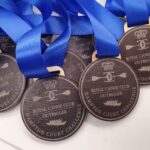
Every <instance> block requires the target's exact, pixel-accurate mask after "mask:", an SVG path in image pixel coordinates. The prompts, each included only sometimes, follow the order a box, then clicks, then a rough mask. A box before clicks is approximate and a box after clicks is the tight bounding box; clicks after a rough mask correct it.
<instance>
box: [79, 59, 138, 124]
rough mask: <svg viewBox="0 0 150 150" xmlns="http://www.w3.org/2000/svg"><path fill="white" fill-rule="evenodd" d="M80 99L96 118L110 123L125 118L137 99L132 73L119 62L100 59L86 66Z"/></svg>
mask: <svg viewBox="0 0 150 150" xmlns="http://www.w3.org/2000/svg"><path fill="white" fill-rule="evenodd" d="M79 91H80V97H81V100H82V101H83V104H84V105H85V107H86V108H87V109H88V111H89V112H90V113H91V114H92V115H94V116H95V117H97V118H99V119H102V120H106V121H113V120H119V119H121V118H123V117H125V116H126V115H128V114H129V113H130V112H131V110H132V109H133V108H134V107H135V105H136V103H137V100H138V97H139V85H138V80H137V78H136V75H135V73H134V72H133V70H132V69H131V68H130V67H129V66H128V65H127V64H126V63H125V62H123V61H121V60H119V59H112V58H107V59H101V60H98V61H96V62H94V63H92V64H91V65H89V66H88V67H87V68H86V69H85V71H84V72H83V74H82V77H81V79H80V86H79Z"/></svg>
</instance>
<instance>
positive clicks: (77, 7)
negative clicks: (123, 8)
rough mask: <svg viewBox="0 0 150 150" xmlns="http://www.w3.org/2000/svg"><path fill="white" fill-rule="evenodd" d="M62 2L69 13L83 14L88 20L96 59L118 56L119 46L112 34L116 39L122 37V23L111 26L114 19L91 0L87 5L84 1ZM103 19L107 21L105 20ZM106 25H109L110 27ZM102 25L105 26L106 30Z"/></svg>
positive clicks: (65, 0) (64, 0) (118, 22)
mask: <svg viewBox="0 0 150 150" xmlns="http://www.w3.org/2000/svg"><path fill="white" fill-rule="evenodd" d="M63 2H64V3H65V4H66V6H67V7H68V9H70V11H73V12H77V13H78V12H79V13H82V14H85V15H86V16H87V18H88V19H89V21H90V23H91V25H92V28H93V31H94V36H95V47H96V50H97V57H99V58H104V57H114V56H118V55H119V53H120V49H119V45H118V43H117V41H116V39H115V37H114V36H113V34H114V35H115V36H116V37H118V35H119V37H120V36H121V35H122V33H123V21H120V20H119V21H117V22H115V23H116V25H117V26H113V25H114V21H113V20H115V19H116V17H115V16H113V15H112V14H110V13H109V12H108V11H107V10H105V9H104V8H103V7H102V6H100V4H98V3H97V2H96V1H93V0H88V3H87V1H86V0H76V1H69V2H68V1H67V0H63ZM104 18H107V19H106V20H105V19H104ZM109 19H110V20H109ZM108 24H111V26H109V25H108ZM104 25H105V26H106V25H107V28H106V27H105V26H104ZM113 27H114V28H113ZM117 27H118V28H117ZM112 28H113V29H114V30H115V31H116V32H115V33H114V32H113V31H112ZM107 29H109V30H111V31H112V33H113V34H112V33H110V32H109V31H108V30H107Z"/></svg>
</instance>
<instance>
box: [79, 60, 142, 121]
mask: <svg viewBox="0 0 150 150" xmlns="http://www.w3.org/2000/svg"><path fill="white" fill-rule="evenodd" d="M103 60H115V61H118V62H120V63H122V64H124V65H125V66H127V67H128V68H129V70H130V71H131V72H132V73H133V75H134V77H135V81H136V83H137V85H136V86H137V94H136V99H135V102H134V105H132V107H131V109H130V110H129V111H127V112H126V113H125V114H124V115H121V116H120V117H117V118H112V119H111V118H110V119H109V118H104V117H101V116H99V115H97V114H96V113H95V112H94V111H93V110H91V109H90V108H89V106H88V105H87V103H86V100H85V98H84V96H83V91H82V87H83V79H84V77H85V75H86V73H87V72H88V71H89V70H90V68H91V67H92V66H94V65H96V64H97V63H100V62H101V61H103ZM139 95H140V86H139V81H138V78H137V76H136V73H135V72H134V70H133V69H132V68H131V67H130V66H129V65H128V64H127V63H126V62H125V61H123V60H121V59H118V58H103V59H98V60H96V61H94V62H92V63H91V64H89V65H88V66H87V68H86V69H85V70H84V71H83V73H82V75H81V78H80V82H79V96H80V99H81V101H82V104H83V105H84V106H85V108H86V109H87V111H88V112H89V113H90V114H91V115H93V116H94V117H96V118H97V119H100V120H103V121H118V120H121V119H123V118H125V117H126V116H127V115H129V114H130V113H131V112H132V111H133V109H134V108H135V106H136V105H137V103H138V100H139Z"/></svg>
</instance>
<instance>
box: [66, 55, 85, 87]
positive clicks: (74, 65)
mask: <svg viewBox="0 0 150 150" xmlns="http://www.w3.org/2000/svg"><path fill="white" fill-rule="evenodd" d="M84 69H85V65H84V62H83V61H82V60H81V58H80V57H79V56H77V55H75V54H74V53H72V52H68V53H67V56H66V59H65V65H64V72H65V77H66V78H67V79H69V80H71V81H72V82H73V83H75V84H76V85H77V86H78V84H79V80H80V77H81V74H82V72H83V71H84Z"/></svg>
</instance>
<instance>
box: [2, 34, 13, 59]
mask: <svg viewBox="0 0 150 150" xmlns="http://www.w3.org/2000/svg"><path fill="white" fill-rule="evenodd" d="M0 49H1V51H2V53H4V54H9V55H11V56H13V57H15V50H16V45H15V43H14V42H13V41H12V40H11V39H10V38H9V37H8V36H6V35H5V36H0Z"/></svg>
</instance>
